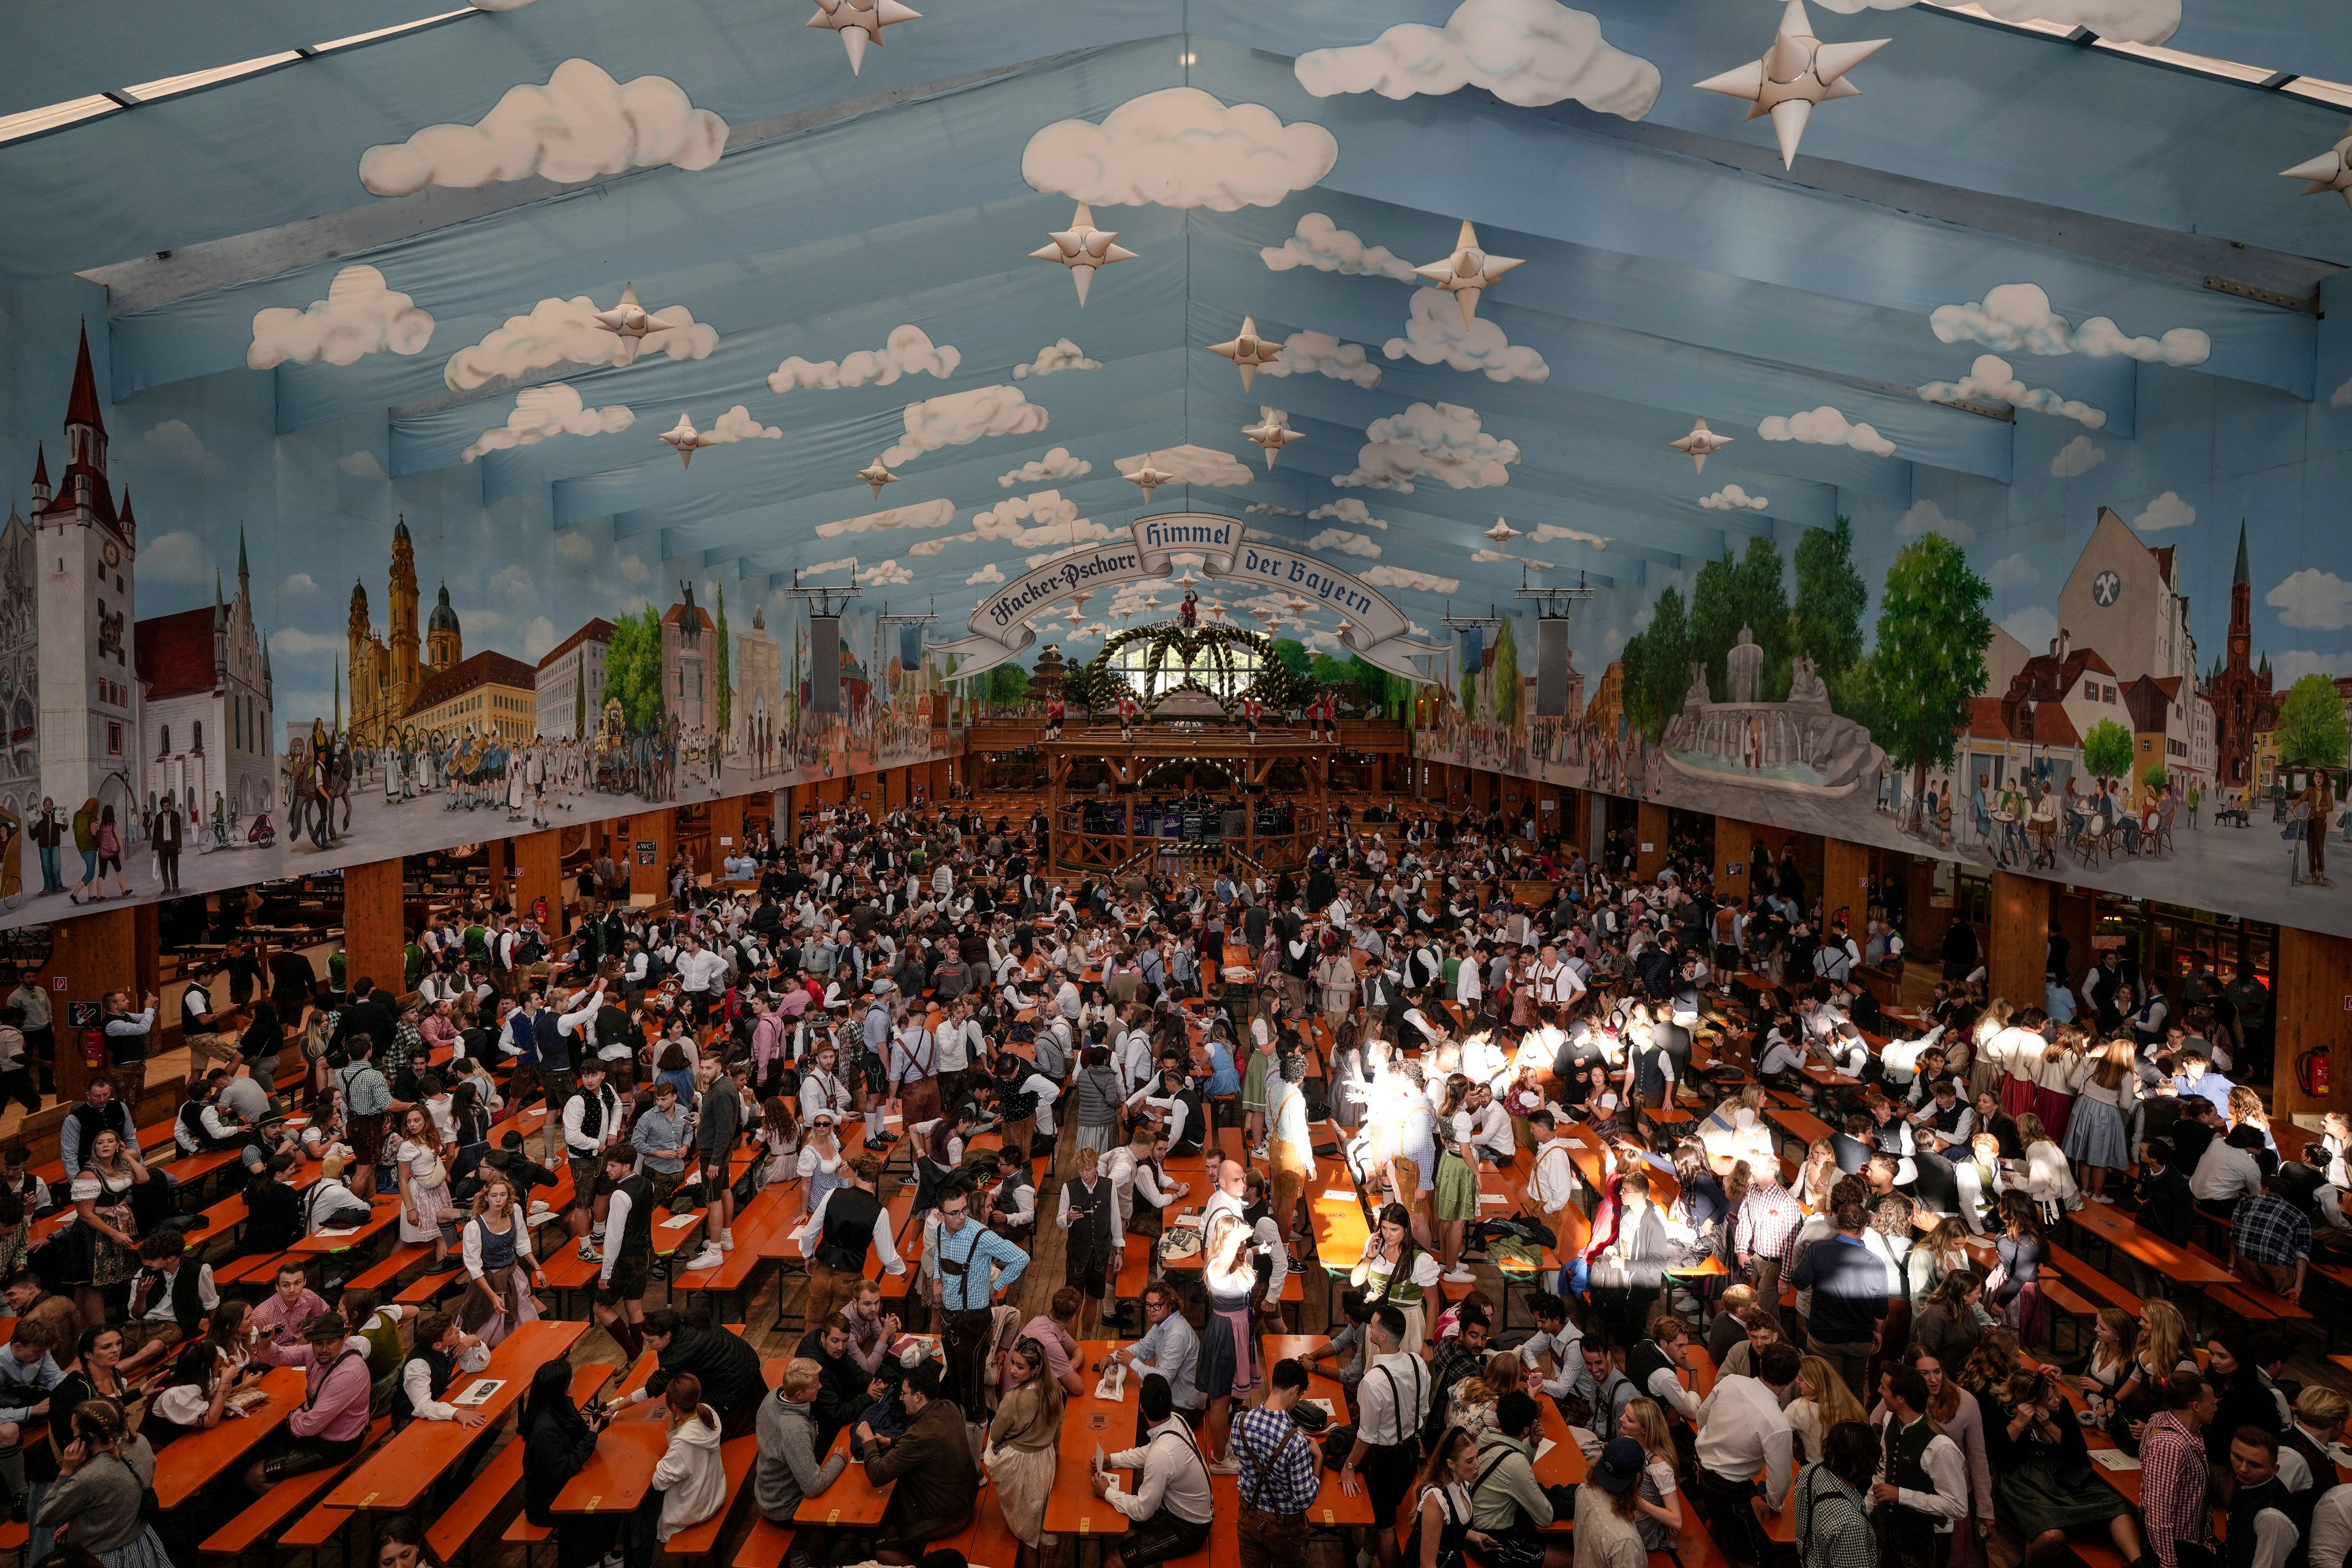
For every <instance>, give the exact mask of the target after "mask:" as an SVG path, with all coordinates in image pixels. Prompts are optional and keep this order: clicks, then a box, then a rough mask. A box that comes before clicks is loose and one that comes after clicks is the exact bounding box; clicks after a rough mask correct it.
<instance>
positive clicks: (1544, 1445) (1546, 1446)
mask: <svg viewBox="0 0 2352 1568" xmlns="http://www.w3.org/2000/svg"><path fill="white" fill-rule="evenodd" d="M1557 1447H1559V1444H1557V1443H1555V1442H1553V1441H1552V1440H1551V1439H1550V1438H1549V1437H1546V1438H1544V1439H1543V1440H1542V1441H1541V1442H1539V1443H1538V1444H1537V1445H1536V1457H1535V1462H1536V1463H1537V1464H1541V1463H1542V1462H1543V1457H1544V1456H1545V1455H1546V1454H1549V1453H1550V1452H1551V1451H1552V1450H1553V1449H1554V1448H1557Z"/></svg>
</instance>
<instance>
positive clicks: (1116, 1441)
mask: <svg viewBox="0 0 2352 1568" xmlns="http://www.w3.org/2000/svg"><path fill="white" fill-rule="evenodd" d="M1118 1348H1119V1345H1118V1341H1116V1340H1081V1341H1079V1342H1078V1359H1077V1361H1076V1363H1074V1364H1076V1365H1077V1366H1078V1367H1079V1368H1081V1369H1082V1373H1081V1374H1082V1375H1083V1376H1085V1377H1086V1378H1087V1379H1088V1380H1089V1381H1088V1383H1087V1392H1086V1393H1084V1394H1079V1395H1078V1396H1076V1398H1074V1399H1071V1400H1070V1401H1068V1402H1067V1403H1066V1404H1065V1405H1063V1406H1062V1444H1061V1449H1060V1452H1059V1454H1058V1455H1057V1456H1056V1459H1057V1464H1056V1468H1055V1473H1054V1495H1053V1496H1052V1497H1050V1498H1047V1499H1046V1500H1045V1528H1046V1529H1047V1530H1049V1531H1052V1532H1053V1533H1055V1535H1080V1536H1086V1535H1124V1534H1126V1533H1127V1515H1125V1514H1123V1513H1121V1512H1119V1511H1118V1510H1117V1509H1115V1508H1113V1507H1111V1506H1110V1504H1109V1502H1108V1501H1107V1500H1104V1499H1102V1498H1098V1497H1097V1496H1095V1489H1094V1461H1095V1449H1096V1447H1101V1449H1102V1451H1103V1452H1104V1453H1106V1454H1116V1453H1118V1451H1119V1450H1120V1449H1122V1448H1132V1447H1135V1415H1136V1411H1135V1402H1136V1400H1137V1398H1138V1397H1139V1384H1140V1382H1141V1380H1140V1379H1139V1378H1137V1377H1136V1376H1134V1375H1133V1373H1132V1372H1131V1371H1130V1373H1129V1377H1128V1380H1127V1388H1126V1397H1125V1398H1123V1399H1118V1400H1110V1399H1097V1398H1096V1397H1095V1394H1094V1384H1093V1382H1092V1381H1091V1380H1092V1379H1093V1378H1094V1377H1095V1376H1097V1373H1096V1372H1095V1370H1094V1369H1095V1367H1096V1365H1097V1363H1100V1362H1102V1361H1103V1360H1105V1359H1106V1358H1107V1357H1108V1356H1109V1355H1110V1353H1111V1352H1113V1351H1116V1350H1118Z"/></svg>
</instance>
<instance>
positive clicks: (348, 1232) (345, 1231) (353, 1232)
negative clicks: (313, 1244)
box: [310, 1225, 360, 1237]
mask: <svg viewBox="0 0 2352 1568" xmlns="http://www.w3.org/2000/svg"><path fill="white" fill-rule="evenodd" d="M359 1233H360V1227H359V1226H355V1225H331V1226H326V1227H325V1228H324V1229H321V1230H314V1231H312V1232H311V1233H310V1234H311V1235H312V1236H334V1237H343V1236H357V1235H358V1234H359Z"/></svg>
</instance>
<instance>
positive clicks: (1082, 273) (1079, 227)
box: [1029, 202, 1135, 310]
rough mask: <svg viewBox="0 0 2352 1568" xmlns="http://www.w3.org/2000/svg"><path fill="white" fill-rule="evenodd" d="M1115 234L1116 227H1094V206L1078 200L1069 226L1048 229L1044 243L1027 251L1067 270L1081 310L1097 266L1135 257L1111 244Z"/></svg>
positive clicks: (1119, 246)
mask: <svg viewBox="0 0 2352 1568" xmlns="http://www.w3.org/2000/svg"><path fill="white" fill-rule="evenodd" d="M1046 238H1047V243H1045V244H1044V245H1041V246H1039V247H1037V248H1036V249H1034V250H1033V251H1031V252H1030V253H1029V254H1030V255H1031V256H1033V257H1034V258H1037V259H1038V260H1040V261H1058V262H1060V263H1061V264H1062V265H1063V266H1065V267H1066V268H1069V269H1070V281H1071V282H1073V283H1075V284H1076V285H1077V289H1078V309H1079V310H1085V309H1086V308H1087V289H1091V288H1093V287H1094V281H1095V269H1096V268H1101V267H1108V266H1109V265H1110V264H1111V263H1112V262H1114V261H1132V260H1134V259H1135V252H1133V251H1132V250H1129V248H1128V247H1125V246H1123V245H1113V244H1112V243H1111V241H1113V240H1115V239H1117V238H1118V230H1117V229H1115V228H1097V227H1096V226H1095V214H1094V209H1093V208H1092V207H1090V206H1088V205H1087V204H1086V203H1084V202H1080V203H1079V204H1078V210H1077V211H1076V212H1075V213H1073V214H1071V215H1070V226H1069V227H1067V228H1065V229H1057V230H1053V231H1050V232H1049V233H1048V235H1047V237H1046Z"/></svg>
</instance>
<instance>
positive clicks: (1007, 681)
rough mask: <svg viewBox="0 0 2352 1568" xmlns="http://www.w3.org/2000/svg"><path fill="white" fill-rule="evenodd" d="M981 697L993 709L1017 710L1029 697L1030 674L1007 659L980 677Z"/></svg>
mask: <svg viewBox="0 0 2352 1568" xmlns="http://www.w3.org/2000/svg"><path fill="white" fill-rule="evenodd" d="M979 695H980V700H981V701H982V702H984V703H986V704H987V705H988V706H989V707H991V708H995V709H1000V710H1001V709H1005V708H1017V707H1019V706H1020V705H1021V702H1022V700H1024V699H1025V698H1026V697H1027V696H1028V695H1029V672H1028V671H1027V670H1025V669H1024V668H1021V667H1020V666H1019V665H1017V664H1015V663H1013V661H1012V660H1011V659H1006V660H1005V661H1004V662H1003V664H1000V665H998V666H997V667H996V668H993V669H991V670H988V671H987V672H985V673H984V674H982V676H981V677H980V693H979Z"/></svg>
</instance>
